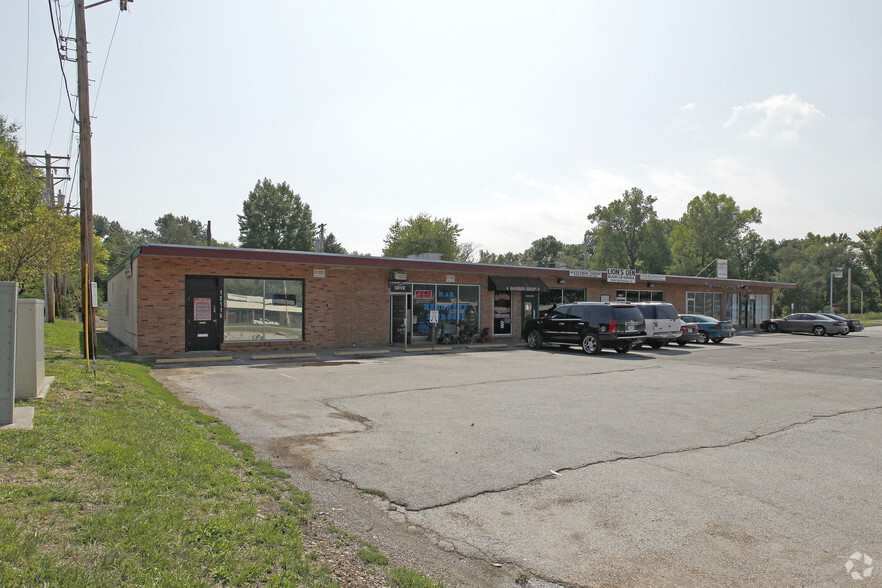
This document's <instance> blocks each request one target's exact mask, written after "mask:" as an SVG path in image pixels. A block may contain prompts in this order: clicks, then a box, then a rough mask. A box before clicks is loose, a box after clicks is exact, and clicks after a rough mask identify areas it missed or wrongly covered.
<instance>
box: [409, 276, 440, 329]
mask: <svg viewBox="0 0 882 588" xmlns="http://www.w3.org/2000/svg"><path fill="white" fill-rule="evenodd" d="M434 308H435V285H434V284H414V285H413V318H414V322H415V325H414V335H416V336H418V337H428V336H429V335H430V334H431V333H432V325H431V323H429V311H430V310H434Z"/></svg>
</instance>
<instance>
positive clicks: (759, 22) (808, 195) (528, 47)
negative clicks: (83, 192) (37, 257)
mask: <svg viewBox="0 0 882 588" xmlns="http://www.w3.org/2000/svg"><path fill="white" fill-rule="evenodd" d="M51 1H52V3H53V4H55V2H56V0H51ZM92 1H94V0H87V4H88V3H91V2H92ZM48 4H49V3H48V2H47V1H46V0H2V2H0V55H2V56H3V58H2V61H0V113H2V114H3V115H5V116H6V117H7V119H9V120H10V121H12V122H17V123H20V124H21V125H22V129H21V131H20V132H19V138H20V140H21V141H22V144H23V146H24V147H25V148H26V150H27V152H28V153H43V152H44V151H48V152H50V153H51V154H53V155H67V154H69V153H70V152H71V147H70V144H71V142H70V140H71V127H72V124H71V112H70V108H69V107H68V104H67V99H66V98H65V97H64V96H63V93H62V92H63V90H62V88H63V86H62V81H61V80H62V78H61V68H60V65H59V61H58V58H57V52H56V48H55V39H54V37H53V35H52V25H51V23H50V17H49V7H48ZM129 6H130V9H129V11H128V12H125V13H120V11H119V7H118V3H116V2H111V3H108V4H104V5H102V6H97V7H95V8H91V9H89V10H87V13H86V15H87V17H86V18H87V29H88V36H89V40H90V60H91V63H90V72H89V73H90V78H91V79H92V80H93V82H92V86H91V96H92V105H93V114H94V116H95V119H94V121H93V129H92V130H93V178H94V179H93V186H94V188H93V190H94V201H93V206H94V212H95V214H102V215H104V216H106V217H108V218H110V219H111V220H118V221H119V222H120V223H121V224H122V225H123V226H124V227H126V228H128V229H132V230H134V229H139V228H151V229H152V228H153V222H154V221H155V220H156V219H157V218H158V217H160V216H162V215H164V214H166V213H169V212H170V213H173V214H175V215H178V216H181V215H186V216H188V217H190V218H194V219H199V220H201V221H203V222H206V221H208V220H211V221H212V233H213V236H214V237H215V238H216V239H220V240H227V241H233V242H238V236H239V229H238V223H237V218H236V215H237V214H239V213H241V212H242V202H243V201H244V200H245V199H246V198H247V195H248V192H249V191H250V190H251V189H253V187H254V185H255V183H256V182H257V181H258V180H260V179H262V178H264V177H266V178H269V179H271V180H272V181H273V182H277V183H278V182H282V181H285V182H287V183H288V184H289V185H290V186H291V187H292V189H293V190H294V191H295V192H296V193H298V194H300V196H301V198H303V200H304V201H305V202H307V203H308V204H309V205H310V207H311V208H312V211H313V217H314V220H315V221H316V222H321V223H326V224H327V230H329V231H331V232H333V233H334V234H335V235H336V236H337V238H338V240H339V241H340V242H341V243H342V244H343V246H344V247H346V248H347V249H349V250H353V249H355V250H358V251H359V252H362V253H372V254H375V255H379V254H380V253H381V250H382V248H383V238H384V237H385V236H386V233H387V231H388V228H389V226H390V225H391V224H392V223H393V222H395V220H396V218H406V217H409V216H414V215H416V214H418V213H420V212H427V213H429V214H430V215H432V216H436V217H450V218H451V219H452V220H453V222H455V223H457V224H459V226H460V227H462V229H463V232H462V239H463V240H465V241H469V242H472V243H474V245H475V247H476V249H478V248H481V249H487V250H490V251H493V252H496V253H503V252H506V251H516V252H517V251H523V250H524V249H526V248H527V247H528V246H529V245H530V243H531V242H532V241H533V240H535V239H538V238H541V237H544V236H546V235H554V236H555V237H557V238H558V239H560V240H561V241H564V242H567V243H576V242H581V240H582V236H583V234H584V232H585V230H586V229H587V228H589V226H590V224H589V221H588V220H587V218H586V217H587V215H588V214H589V213H590V212H592V211H593V209H594V207H595V206H597V205H598V204H599V205H606V204H608V203H609V202H610V201H612V200H614V199H616V198H619V197H621V195H622V192H624V191H625V190H628V189H629V188H631V187H634V186H636V187H639V188H641V189H643V191H644V192H645V193H647V194H652V195H654V196H656V197H657V198H658V202H657V203H656V205H655V206H656V210H657V211H658V212H659V214H660V216H662V217H664V218H679V217H680V216H681V215H682V214H683V212H684V211H685V209H686V204H687V203H688V201H689V200H690V199H692V198H693V197H695V196H697V195H699V194H702V193H704V192H706V191H708V190H710V191H712V192H716V193H726V194H728V195H729V196H731V197H732V198H734V199H735V201H736V202H737V203H738V204H739V206H741V207H742V208H750V207H754V206H755V207H758V208H759V209H760V210H761V211H762V213H763V223H762V224H761V225H759V226H758V227H756V228H757V230H758V232H759V233H760V234H761V235H763V236H764V237H766V238H774V239H782V238H791V237H802V236H805V234H806V233H808V232H814V233H821V234H830V233H834V232H835V233H841V232H846V233H848V234H849V235H851V236H852V237H855V236H856V233H857V231H858V230H861V229H869V228H873V227H876V226H879V225H882V198H880V190H879V185H880V178H879V173H878V172H879V171H880V163H882V123H880V118H879V112H880V108H882V34H880V24H882V2H879V1H878V0H866V1H851V0H850V1H848V2H833V1H829V2H817V1H806V0H798V1H789V2H783V1H780V2H779V1H768V0H764V1H749V0H747V1H746V0H738V1H733V2H723V1H719V2H718V1H713V2H708V1H706V0H700V1H694V2H686V1H665V2H659V1H657V0H654V1H645V2H636V1H629V2H621V1H603V2H591V1H587V0H584V1H579V2H570V1H556V2H553V3H549V2H515V1H505V2H477V1H474V0H471V1H468V2H444V3H440V2H436V3H428V2H383V1H363V2H345V1H341V2H324V1H321V2H293V1H290V0H286V1H282V0H259V1H255V2H241V1H239V2H231V1H227V0H214V1H212V2H179V1H172V0H136V1H135V2H134V3H132V4H130V5H129ZM72 10H73V0H61V5H60V11H61V27H63V30H64V31H65V34H66V35H68V34H69V35H70V36H74V33H73V29H72V28H70V29H69V27H70V25H71V23H72V22H73V17H72ZM68 30H70V33H67V31H68ZM114 30H115V35H114ZM111 39H112V43H111ZM70 55H71V57H73V56H74V52H73V51H71V52H70ZM65 70H66V72H67V77H68V80H69V82H70V84H71V90H72V91H73V92H75V89H76V88H75V86H76V68H75V64H73V63H66V65H65ZM99 83H100V90H99ZM73 155H74V157H75V155H76V143H74V147H73ZM72 162H73V159H72ZM62 188H63V189H64V190H65V192H67V193H70V192H73V195H74V202H75V203H76V202H78V193H77V191H76V189H73V190H72V189H71V188H72V187H71V186H70V185H69V184H66V185H64V186H62Z"/></svg>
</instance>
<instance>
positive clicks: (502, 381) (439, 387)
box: [321, 365, 660, 406]
mask: <svg viewBox="0 0 882 588" xmlns="http://www.w3.org/2000/svg"><path fill="white" fill-rule="evenodd" d="M659 368H660V366H657V365H648V366H644V367H633V368H628V369H623V370H615V371H613V372H610V371H606V370H601V371H589V372H579V373H572V374H554V375H550V376H534V377H527V378H525V377H518V378H506V379H493V380H482V381H480V382H465V383H463V384H446V385H445V384H441V385H437V386H425V387H423V388H404V389H401V390H385V391H377V392H365V393H364V394H350V395H347V396H332V397H330V398H326V399H324V400H322V401H321V402H322V404H325V405H328V406H330V404H329V403H330V402H333V401H335V400H346V399H349V398H366V397H369V396H386V395H391V394H404V393H405V392H428V391H430V390H451V389H455V388H470V387H472V386H482V385H484V384H506V383H509V382H533V381H541V380H559V379H561V378H581V377H584V376H597V375H603V374H624V373H628V372H637V371H642V370H650V369H652V370H654V369H659Z"/></svg>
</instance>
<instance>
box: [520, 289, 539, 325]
mask: <svg viewBox="0 0 882 588" xmlns="http://www.w3.org/2000/svg"><path fill="white" fill-rule="evenodd" d="M534 318H539V294H527V293H526V292H525V293H524V294H522V295H521V327H523V326H524V323H526V322H527V321H528V320H530V319H534Z"/></svg>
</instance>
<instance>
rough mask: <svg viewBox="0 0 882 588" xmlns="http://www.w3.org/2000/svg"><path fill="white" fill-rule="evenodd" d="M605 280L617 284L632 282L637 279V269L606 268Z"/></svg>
mask: <svg viewBox="0 0 882 588" xmlns="http://www.w3.org/2000/svg"><path fill="white" fill-rule="evenodd" d="M606 281H607V282H616V283H618V284H633V283H635V282H636V281H637V270H632V269H622V268H619V267H611V268H609V269H607V270H606Z"/></svg>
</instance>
